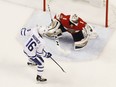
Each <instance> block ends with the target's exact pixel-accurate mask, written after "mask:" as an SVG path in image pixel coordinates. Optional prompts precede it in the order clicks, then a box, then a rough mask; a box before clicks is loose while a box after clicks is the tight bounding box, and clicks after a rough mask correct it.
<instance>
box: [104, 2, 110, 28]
mask: <svg viewBox="0 0 116 87" xmlns="http://www.w3.org/2000/svg"><path fill="white" fill-rule="evenodd" d="M108 7H109V0H106V18H105V27H108Z"/></svg>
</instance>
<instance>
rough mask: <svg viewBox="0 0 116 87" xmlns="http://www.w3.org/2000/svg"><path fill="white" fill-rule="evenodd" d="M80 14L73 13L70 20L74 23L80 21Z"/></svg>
mask: <svg viewBox="0 0 116 87" xmlns="http://www.w3.org/2000/svg"><path fill="white" fill-rule="evenodd" d="M78 18H79V17H78V15H77V14H73V15H71V16H70V21H71V22H72V23H73V24H77V23H78Z"/></svg>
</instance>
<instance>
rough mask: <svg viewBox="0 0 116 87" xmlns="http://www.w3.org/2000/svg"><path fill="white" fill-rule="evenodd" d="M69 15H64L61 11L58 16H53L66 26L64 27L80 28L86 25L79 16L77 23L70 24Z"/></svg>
mask: <svg viewBox="0 0 116 87" xmlns="http://www.w3.org/2000/svg"><path fill="white" fill-rule="evenodd" d="M70 17H71V15H65V14H63V13H61V14H60V15H59V18H58V19H57V17H56V16H55V17H54V18H55V19H57V20H59V21H60V23H61V24H62V25H63V26H64V27H65V28H66V29H73V30H82V29H83V28H84V27H85V26H86V24H87V23H86V22H85V21H83V20H82V19H81V18H80V17H79V18H78V23H77V24H72V23H71V22H70Z"/></svg>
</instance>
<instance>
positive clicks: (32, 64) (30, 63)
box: [27, 62, 37, 66]
mask: <svg viewBox="0 0 116 87" xmlns="http://www.w3.org/2000/svg"><path fill="white" fill-rule="evenodd" d="M27 65H29V66H37V64H36V63H32V62H27Z"/></svg>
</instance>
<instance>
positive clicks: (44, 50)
mask: <svg viewBox="0 0 116 87" xmlns="http://www.w3.org/2000/svg"><path fill="white" fill-rule="evenodd" d="M43 51H44V52H45V53H47V52H46V51H45V50H43ZM50 58H51V59H52V60H53V61H54V62H55V63H56V64H57V65H58V66H59V67H60V69H61V70H62V71H63V72H64V73H66V72H65V71H64V69H63V68H62V67H61V66H60V65H59V64H58V63H57V62H56V61H55V60H54V59H53V58H52V57H50Z"/></svg>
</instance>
